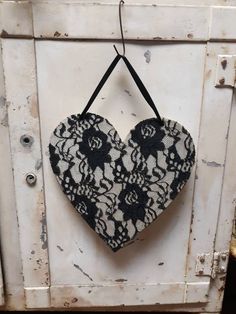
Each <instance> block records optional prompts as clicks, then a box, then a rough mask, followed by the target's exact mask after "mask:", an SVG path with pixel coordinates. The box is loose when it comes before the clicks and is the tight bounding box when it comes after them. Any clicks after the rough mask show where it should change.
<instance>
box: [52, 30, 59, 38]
mask: <svg viewBox="0 0 236 314" xmlns="http://www.w3.org/2000/svg"><path fill="white" fill-rule="evenodd" d="M53 36H54V37H60V36H61V33H59V32H58V31H55V33H54V34H53Z"/></svg>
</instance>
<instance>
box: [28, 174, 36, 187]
mask: <svg viewBox="0 0 236 314" xmlns="http://www.w3.org/2000/svg"><path fill="white" fill-rule="evenodd" d="M25 180H26V182H27V184H28V185H30V186H33V185H35V183H36V181H37V176H36V175H35V174H34V173H32V172H31V173H27V175H26V178H25Z"/></svg>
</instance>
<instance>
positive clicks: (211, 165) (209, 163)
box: [202, 159, 223, 167]
mask: <svg viewBox="0 0 236 314" xmlns="http://www.w3.org/2000/svg"><path fill="white" fill-rule="evenodd" d="M202 162H203V163H204V164H206V165H207V166H209V167H223V165H221V164H219V163H218V162H216V161H207V160H205V159H202Z"/></svg>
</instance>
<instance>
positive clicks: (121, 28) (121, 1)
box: [113, 0, 125, 56]
mask: <svg viewBox="0 0 236 314" xmlns="http://www.w3.org/2000/svg"><path fill="white" fill-rule="evenodd" d="M124 3H125V2H124V1H123V0H120V3H119V21H120V33H121V40H122V45H123V54H122V56H125V40H124V34H123V27H122V18H121V5H122V4H124ZM113 47H114V49H115V51H116V53H117V54H118V55H120V53H119V52H118V50H117V48H116V46H115V45H113Z"/></svg>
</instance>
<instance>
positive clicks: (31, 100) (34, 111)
mask: <svg viewBox="0 0 236 314" xmlns="http://www.w3.org/2000/svg"><path fill="white" fill-rule="evenodd" d="M27 104H28V105H29V111H30V115H31V116H32V117H33V118H35V119H36V118H38V116H39V115H38V102H37V95H36V94H33V95H29V96H28V97H27Z"/></svg>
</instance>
